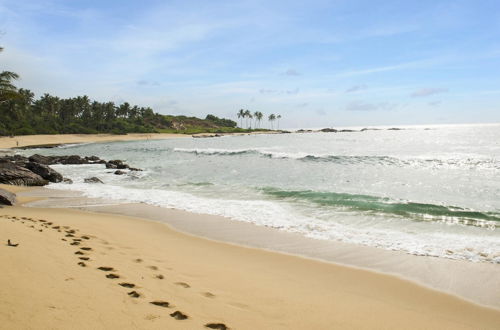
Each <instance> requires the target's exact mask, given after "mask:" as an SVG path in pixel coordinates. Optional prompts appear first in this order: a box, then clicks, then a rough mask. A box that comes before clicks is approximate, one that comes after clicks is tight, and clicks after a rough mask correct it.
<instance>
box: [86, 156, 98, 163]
mask: <svg viewBox="0 0 500 330" xmlns="http://www.w3.org/2000/svg"><path fill="white" fill-rule="evenodd" d="M85 159H86V160H90V161H92V162H96V161H98V160H101V159H100V158H99V157H97V156H90V157H85Z"/></svg>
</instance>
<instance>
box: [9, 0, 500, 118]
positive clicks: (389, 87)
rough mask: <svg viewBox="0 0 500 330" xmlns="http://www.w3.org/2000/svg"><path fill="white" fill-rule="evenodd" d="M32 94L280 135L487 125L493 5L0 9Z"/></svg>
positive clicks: (146, 0) (499, 87) (498, 10)
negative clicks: (275, 119) (239, 119)
mask: <svg viewBox="0 0 500 330" xmlns="http://www.w3.org/2000/svg"><path fill="white" fill-rule="evenodd" d="M0 32H1V35H0V46H2V47H4V48H5V50H4V52H3V53H1V54H0V70H2V71H3V70H9V71H14V72H17V73H18V74H19V75H20V76H21V79H20V80H19V81H18V82H17V86H18V87H22V88H27V89H30V90H32V91H33V92H35V94H36V95H37V96H41V95H43V94H44V93H49V94H52V95H57V96H60V97H72V96H77V95H87V96H89V97H90V98H91V99H94V100H98V101H114V102H117V103H121V102H124V101H127V102H129V103H131V104H137V105H139V106H150V107H152V108H153V109H154V110H155V111H157V112H159V113H163V114H176V115H180V114H182V115H188V116H198V117H205V116H206V115H207V114H209V113H211V114H215V115H217V116H222V117H227V118H231V119H234V120H236V112H237V111H238V110H239V109H241V108H243V109H249V110H250V111H252V112H254V111H261V112H263V113H264V114H265V115H269V114H271V113H274V114H280V115H281V116H282V119H281V125H282V127H289V128H299V127H336V126H370V125H372V126H373V125H397V124H399V125H403V124H405V125H408V124H445V123H493V122H500V2H499V1H498V0H491V1H490V0H481V1H477V0H476V1H473V0H470V1H461V0H454V1H440V0H434V1H427V0H420V1H404V0H400V1H391V0H387V1H373V0H370V1H362V0H349V1H347V0H345V1H344V0H339V1H334V0H332V1H322V0H309V1H294V0H288V1H279V0H277V1H259V0H253V1H250V0H248V1H246V0H242V1H234V0H233V1H217V0H211V1H189V0H183V1H154V0H152V1H150V0H142V1H137V0H134V1H130V0H107V1H93V0H88V1H83V0H79V1H76V0H74V1H70V0H66V1H61V0H47V1H44V0H0Z"/></svg>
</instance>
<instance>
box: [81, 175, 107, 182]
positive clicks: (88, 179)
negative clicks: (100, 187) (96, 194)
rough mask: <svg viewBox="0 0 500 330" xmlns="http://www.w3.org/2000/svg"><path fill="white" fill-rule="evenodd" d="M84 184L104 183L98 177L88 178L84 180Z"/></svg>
mask: <svg viewBox="0 0 500 330" xmlns="http://www.w3.org/2000/svg"><path fill="white" fill-rule="evenodd" d="M83 182H85V183H104V182H102V181H101V179H99V178H98V177H95V176H93V177H91V178H86V179H83Z"/></svg>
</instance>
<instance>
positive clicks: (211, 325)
mask: <svg viewBox="0 0 500 330" xmlns="http://www.w3.org/2000/svg"><path fill="white" fill-rule="evenodd" d="M205 327H206V328H209V329H217V330H228V329H229V328H228V327H227V326H226V325H225V324H224V323H207V324H205Z"/></svg>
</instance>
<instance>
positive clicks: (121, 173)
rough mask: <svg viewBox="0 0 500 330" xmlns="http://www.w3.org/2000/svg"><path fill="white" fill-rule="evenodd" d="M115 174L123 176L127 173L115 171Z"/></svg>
mask: <svg viewBox="0 0 500 330" xmlns="http://www.w3.org/2000/svg"><path fill="white" fill-rule="evenodd" d="M115 174H116V175H123V174H127V172H124V171H122V170H116V171H115Z"/></svg>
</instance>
